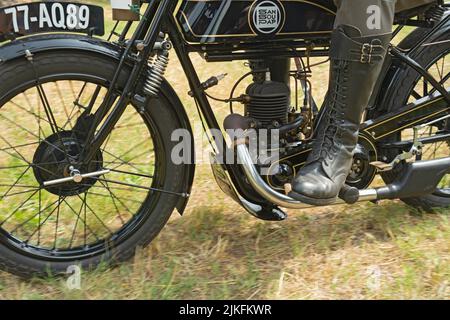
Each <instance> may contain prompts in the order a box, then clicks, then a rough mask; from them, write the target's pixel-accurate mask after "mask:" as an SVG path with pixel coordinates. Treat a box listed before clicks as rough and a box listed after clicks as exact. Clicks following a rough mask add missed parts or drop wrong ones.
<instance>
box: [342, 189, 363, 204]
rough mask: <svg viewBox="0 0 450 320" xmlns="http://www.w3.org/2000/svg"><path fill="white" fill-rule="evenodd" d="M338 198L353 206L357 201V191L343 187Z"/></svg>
mask: <svg viewBox="0 0 450 320" xmlns="http://www.w3.org/2000/svg"><path fill="white" fill-rule="evenodd" d="M339 198H340V199H342V200H343V201H345V203H347V204H355V203H356V202H358V200H359V190H358V189H357V188H354V187H350V186H348V185H344V186H343V187H342V189H341V191H340V192H339Z"/></svg>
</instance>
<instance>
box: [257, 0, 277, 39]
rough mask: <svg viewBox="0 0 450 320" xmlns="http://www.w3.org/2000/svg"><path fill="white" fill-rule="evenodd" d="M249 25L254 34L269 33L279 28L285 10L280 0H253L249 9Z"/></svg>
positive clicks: (275, 31) (274, 32) (273, 32)
mask: <svg viewBox="0 0 450 320" xmlns="http://www.w3.org/2000/svg"><path fill="white" fill-rule="evenodd" d="M249 15H250V16H249V22H250V26H251V28H252V30H253V32H255V33H256V34H260V35H271V34H276V33H277V32H279V31H280V30H281V28H282V27H283V24H284V19H285V12H284V7H283V5H282V4H281V2H280V1H271V0H262V1H261V0H260V1H255V2H254V3H253V5H252V8H251V9H250V11H249Z"/></svg>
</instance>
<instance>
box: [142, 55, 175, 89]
mask: <svg viewBox="0 0 450 320" xmlns="http://www.w3.org/2000/svg"><path fill="white" fill-rule="evenodd" d="M168 65H169V52H168V51H167V50H164V51H163V52H162V53H160V54H158V56H157V57H156V59H155V61H154V63H153V65H150V66H149V70H148V72H147V79H146V80H145V83H144V92H145V93H146V94H147V95H149V96H151V97H156V96H157V95H158V93H159V89H160V88H161V84H162V82H163V80H164V74H165V73H166V70H167V66H168Z"/></svg>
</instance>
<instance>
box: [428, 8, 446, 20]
mask: <svg viewBox="0 0 450 320" xmlns="http://www.w3.org/2000/svg"><path fill="white" fill-rule="evenodd" d="M445 11H446V9H445V8H444V7H442V6H435V7H433V8H431V9H429V10H428V11H427V12H426V13H425V15H426V17H427V18H428V19H430V20H432V21H435V22H438V21H440V20H441V19H442V17H443V16H444V14H445Z"/></svg>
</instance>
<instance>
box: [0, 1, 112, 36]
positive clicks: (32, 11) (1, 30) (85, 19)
mask: <svg viewBox="0 0 450 320" xmlns="http://www.w3.org/2000/svg"><path fill="white" fill-rule="evenodd" d="M104 24H105V19H104V14H103V8H102V7H99V6H93V5H88V4H81V3H71V2H61V3H59V2H35V3H29V4H21V5H16V6H11V7H7V8H0V42H2V41H6V40H11V39H14V38H16V37H20V36H26V35H30V34H35V33H45V32H81V33H89V34H93V35H99V36H103V35H104V34H105V26H104Z"/></svg>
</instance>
